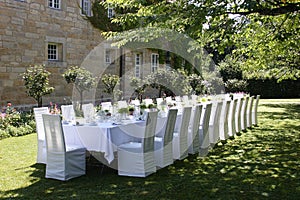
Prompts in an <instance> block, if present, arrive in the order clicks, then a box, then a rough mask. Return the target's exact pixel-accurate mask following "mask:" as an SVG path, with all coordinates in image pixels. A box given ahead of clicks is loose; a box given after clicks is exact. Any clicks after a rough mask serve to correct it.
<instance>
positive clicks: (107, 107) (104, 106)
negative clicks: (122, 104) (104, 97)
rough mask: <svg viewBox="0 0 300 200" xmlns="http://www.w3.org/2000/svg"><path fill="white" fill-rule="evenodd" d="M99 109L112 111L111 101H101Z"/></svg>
mask: <svg viewBox="0 0 300 200" xmlns="http://www.w3.org/2000/svg"><path fill="white" fill-rule="evenodd" d="M101 110H104V111H105V110H108V112H110V113H112V112H113V108H112V105H111V102H110V101H108V102H102V103H101Z"/></svg>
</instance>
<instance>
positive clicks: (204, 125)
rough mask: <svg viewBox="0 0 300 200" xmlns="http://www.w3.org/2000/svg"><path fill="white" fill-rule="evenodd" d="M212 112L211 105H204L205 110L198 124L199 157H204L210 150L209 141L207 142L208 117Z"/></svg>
mask: <svg viewBox="0 0 300 200" xmlns="http://www.w3.org/2000/svg"><path fill="white" fill-rule="evenodd" d="M211 110H212V104H211V103H209V104H206V106H205V110H203V111H202V113H203V118H202V121H201V123H200V127H201V129H200V132H199V134H200V151H199V156H206V155H207V154H208V150H209V148H210V141H209V121H210V115H211Z"/></svg>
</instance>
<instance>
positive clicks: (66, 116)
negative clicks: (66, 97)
mask: <svg viewBox="0 0 300 200" xmlns="http://www.w3.org/2000/svg"><path fill="white" fill-rule="evenodd" d="M60 108H61V114H62V117H63V120H65V121H68V122H75V119H76V116H75V111H74V107H73V105H62V106H61V107H60Z"/></svg>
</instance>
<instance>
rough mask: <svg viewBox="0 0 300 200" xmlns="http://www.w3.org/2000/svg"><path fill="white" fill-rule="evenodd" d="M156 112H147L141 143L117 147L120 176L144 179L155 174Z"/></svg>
mask: <svg viewBox="0 0 300 200" xmlns="http://www.w3.org/2000/svg"><path fill="white" fill-rule="evenodd" d="M156 123H157V111H153V112H147V118H146V127H145V129H144V135H143V138H142V141H141V142H130V143H124V144H122V145H120V146H118V174H119V175H121V176H136V177H146V176H148V175H150V174H152V173H154V172H156V166H155V158H154V135H155V129H156Z"/></svg>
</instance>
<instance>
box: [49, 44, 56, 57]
mask: <svg viewBox="0 0 300 200" xmlns="http://www.w3.org/2000/svg"><path fill="white" fill-rule="evenodd" d="M48 60H58V45H57V44H54V43H49V44H48Z"/></svg>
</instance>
